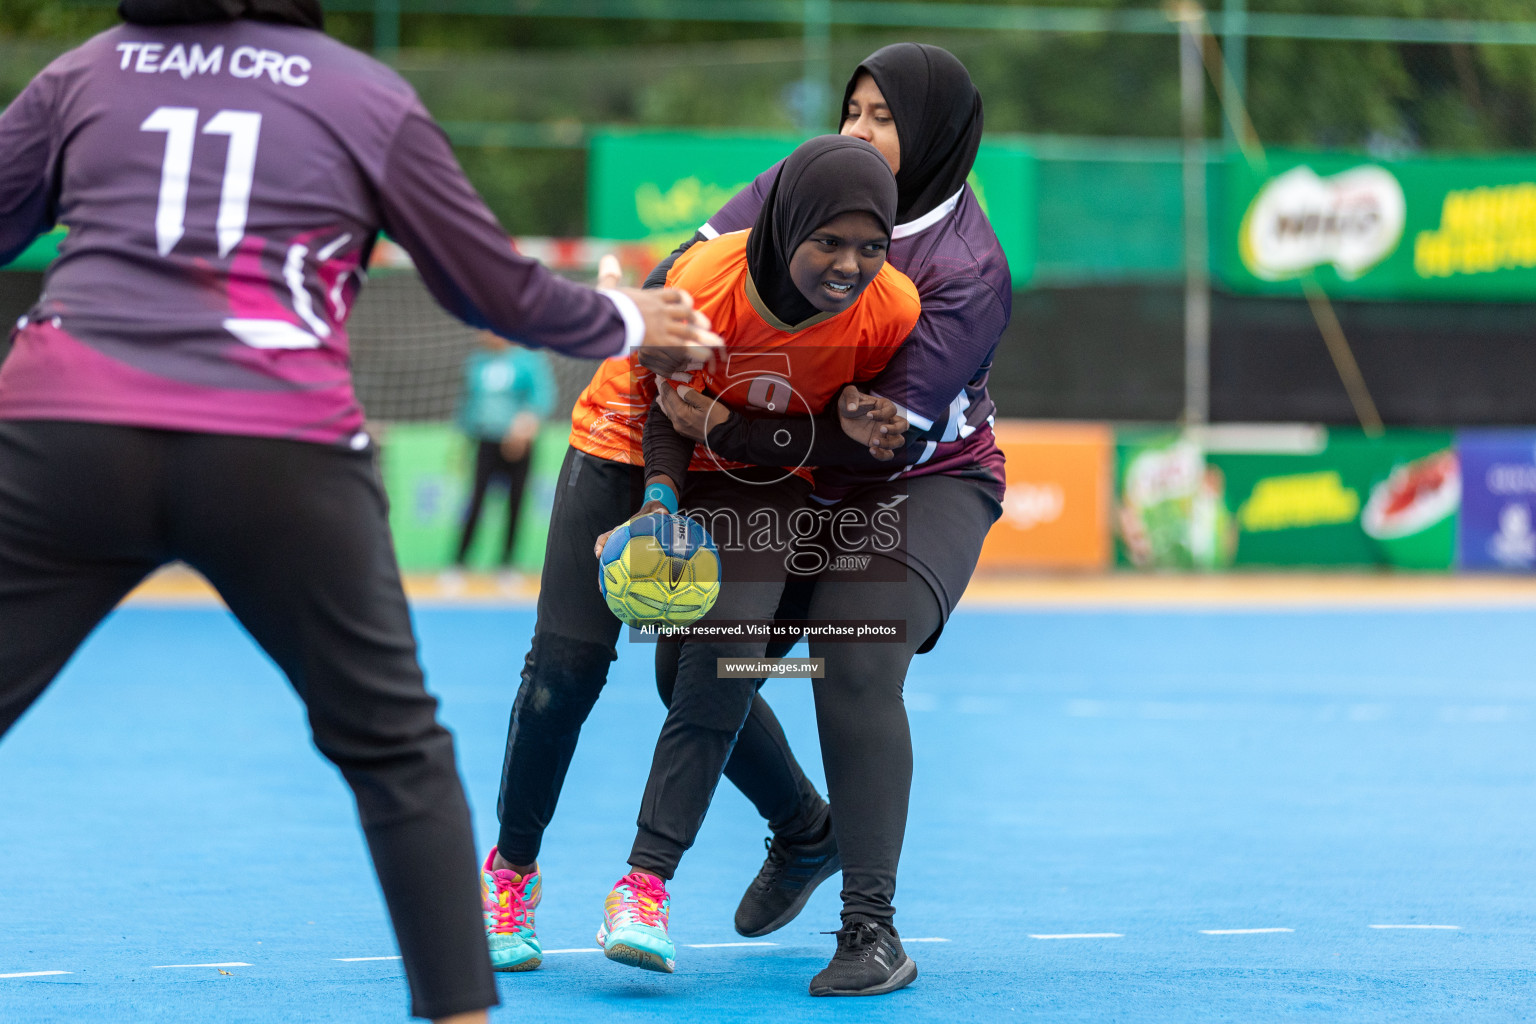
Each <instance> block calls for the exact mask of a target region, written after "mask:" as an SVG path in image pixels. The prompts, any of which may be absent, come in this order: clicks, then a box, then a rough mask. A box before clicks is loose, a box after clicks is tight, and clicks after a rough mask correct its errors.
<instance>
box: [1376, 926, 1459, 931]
mask: <svg viewBox="0 0 1536 1024" xmlns="http://www.w3.org/2000/svg"><path fill="white" fill-rule="evenodd" d="M1371 927H1372V928H1417V929H1423V930H1429V931H1442V932H1459V931H1461V925H1459V924H1373V925H1371Z"/></svg>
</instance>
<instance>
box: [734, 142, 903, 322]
mask: <svg viewBox="0 0 1536 1024" xmlns="http://www.w3.org/2000/svg"><path fill="white" fill-rule="evenodd" d="M855 212H863V213H869V214H873V215H874V218H875V220H877V221H879V222H880V227H881V228H882V229H884V230H885V231H886V232H887V233H889V232H890V230H891V226H892V225H893V224H895V223H896V182H895V180H894V179H893V178H892V177H891V166H890V164H887V163H886V162H885V157H883V156H881V155H880V151H879V150H878V149H876V148H875V147H874V146H871V145H870V144H869V143H867V142H865V141H864V140H863V139H853V138H848V137H847V136H843V135H818V136H817V137H816V138H814V139H812V140H810V141H809V142H806V143H803V144H802V145H801V146H800V147H799V148H798V149H796V150H795V151H794V152H793V153H791V154H789V156H788V157H786V158H785V160H784V163H783V165H782V166H780V168H779V173H778V174H777V175H775V176H774V179H773V184H772V185H771V186H769V188H768V196H767V198H766V199H764V200H763V208H762V209H761V210H759V211H758V213H757V222H756V223H755V224H753V225H752V233H751V234H749V235H748V236H747V273H749V274H750V275H751V276H752V284H753V285H754V286H756V288H757V294H758V297H759V298H761V299H762V300H763V305H765V306H767V307H768V311H769V312H770V313H772V314H773V315H774V316H776V317H778V318H779V319H780V320H782V321H783V322H784V323H786V324H790V325H794V324H798V323H801V322H803V321H805V320H809V319H810V318H811V317H813V316H816V315H818V314H820V313H821V310H819V309H817V308H816V307H815V306H813V305H811V303H810V300H808V299H807V298H806V297H805V296H804V295H801V294H800V289H798V288H796V287H795V283H794V281H792V280H790V276H789V258H790V257H791V256H793V255H794V252H795V250H796V249H797V248H799V246H800V243H801V242H803V241H805V240H806V239H807V238H809V237H811V234H812V233H813V232H815V230H816V229H817V228H819V227H821V226H822V225H823V224H825V223H826V222H827V221H829V220H831V219H832V218H833V217H836V216H838V215H840V214H844V213H855Z"/></svg>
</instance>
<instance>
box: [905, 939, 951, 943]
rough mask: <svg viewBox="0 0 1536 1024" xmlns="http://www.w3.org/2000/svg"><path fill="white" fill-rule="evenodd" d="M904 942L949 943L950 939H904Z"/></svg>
mask: <svg viewBox="0 0 1536 1024" xmlns="http://www.w3.org/2000/svg"><path fill="white" fill-rule="evenodd" d="M901 941H902V942H948V941H949V940H948V939H902V940H901Z"/></svg>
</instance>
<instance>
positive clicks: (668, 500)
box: [645, 484, 677, 515]
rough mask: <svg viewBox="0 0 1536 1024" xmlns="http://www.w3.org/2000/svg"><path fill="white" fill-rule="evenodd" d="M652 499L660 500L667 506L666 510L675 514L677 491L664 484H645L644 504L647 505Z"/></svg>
mask: <svg viewBox="0 0 1536 1024" xmlns="http://www.w3.org/2000/svg"><path fill="white" fill-rule="evenodd" d="M653 501H659V502H661V503H662V504H663V505H665V506H667V511H668V512H671V513H673V514H674V515H676V514H677V492H676V491H674V490H673V489H672V488H670V487H668V486H667V485H666V484H646V485H645V504H647V505H649V504H650V503H651V502H653Z"/></svg>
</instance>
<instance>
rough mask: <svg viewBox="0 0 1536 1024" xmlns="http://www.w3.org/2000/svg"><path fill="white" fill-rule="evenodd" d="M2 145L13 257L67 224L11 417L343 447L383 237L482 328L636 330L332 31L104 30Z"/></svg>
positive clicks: (7, 373) (537, 334)
mask: <svg viewBox="0 0 1536 1024" xmlns="http://www.w3.org/2000/svg"><path fill="white" fill-rule="evenodd" d="M0 154H4V159H3V160H0V265H4V264H5V263H6V262H8V261H9V260H11V259H12V258H14V257H15V256H16V254H17V253H19V252H20V251H21V250H22V249H23V248H25V247H26V246H27V245H28V244H29V243H30V242H31V241H32V240H33V239H34V238H36V237H37V236H38V235H39V234H41V233H43V232H45V231H47V230H49V229H50V228H52V227H53V226H54V224H55V223H56V222H57V223H62V224H64V225H65V226H66V227H67V228H68V229H69V234H68V237H67V238H66V239H65V240H64V242H63V244H62V246H61V247H60V253H59V258H58V260H57V261H56V262H55V263H54V264H53V266H52V267H50V268H49V271H48V273H47V276H46V278H45V280H44V284H43V294H42V297H41V298H40V299H39V301H38V303H37V305H36V306H35V307H34V308H33V309H32V310H31V312H30V313H29V314H28V316H27V317H25V318H24V319H23V320H22V321H21V322H20V323H19V324H18V325H17V329H16V331H15V333H14V335H13V342H14V345H13V348H12V350H11V353H10V355H9V357H8V358H7V359H6V361H5V363H4V365H3V367H0V419H57V420H84V421H90V422H103V423H119V424H127V425H134V426H145V427H159V428H166V429H173V430H191V431H206V432H211V433H224V434H245V435H256V436H263V437H284V438H292V439H298V440H305V441H315V442H322V443H336V442H344V441H347V440H349V439H351V438H353V437H354V436H355V435H357V433H358V431H360V430H361V429H362V426H363V410H362V408H361V407H360V406H359V405H358V402H357V399H356V397H355V395H354V393H353V389H352V380H351V372H350V367H349V361H350V355H349V351H348V343H347V332H346V323H347V316H348V314H349V312H350V311H351V309H352V306H353V303H354V302H355V301H356V299H357V293H358V290H359V289H360V288H361V287H362V283H363V278H364V274H363V270H362V268H363V267H364V266H365V263H366V260H367V257H368V254H369V252H370V251H371V250H372V248H373V244H374V240H375V238H376V236H377V235H378V232H379V231H380V230H384V231H387V232H388V233H389V234H390V236H391V237H392V238H393V239H394V240H395V241H397V242H398V243H400V245H401V246H403V247H404V248H405V250H406V251H407V252H409V253H410V255H411V257H412V258H413V260H414V261H415V263H416V268H417V270H418V272H419V273H420V274H421V276H422V279H423V280H424V282H425V283H426V285H427V287H428V289H429V290H430V291H431V293H432V295H433V296H434V297H435V298H436V299H437V300H438V301H439V302H441V303H442V304H443V306H444V307H445V308H447V310H448V311H449V312H450V313H453V314H454V315H455V316H457V317H459V318H460V319H462V320H464V321H465V322H466V323H469V324H470V325H471V326H474V327H480V328H487V329H490V330H494V331H496V332H497V333H498V334H502V335H504V336H506V337H510V338H513V339H516V340H519V341H523V342H525V343H527V344H530V345H533V346H542V347H548V348H552V349H556V350H558V351H561V352H565V353H568V354H571V355H576V356H584V357H606V356H612V355H615V354H618V353H621V352H623V351H624V350H625V346H626V344H631V343H633V342H635V341H637V340H638V339H637V337H636V335H637V334H638V333H639V328H640V325H639V324H638V322H637V321H638V319H639V318H638V311H637V310H634V309H633V304H632V303H630V302H629V300H628V299H626V298H612V297H610V296H605V295H603V294H601V293H598V292H596V291H593V290H592V289H589V288H584V287H581V286H579V285H576V284H573V283H571V282H568V281H565V280H564V279H562V278H560V277H559V276H557V275H555V274H553V273H551V272H550V271H548V270H547V269H545V268H544V267H543V266H541V265H540V264H538V263H537V262H535V261H533V260H530V259H526V258H524V257H522V256H519V255H518V254H517V253H515V252H514V251H513V250H512V247H511V243H510V242H509V241H508V239H507V236H506V234H505V233H504V232H503V231H502V230H501V228H500V227H499V226H498V225H497V223H496V220H495V218H494V217H493V216H492V215H491V213H490V211H489V210H487V209H486V207H485V205H484V203H483V202H481V200H480V198H479V197H478V196H477V195H476V194H475V192H474V190H473V189H472V188H471V187H470V185H469V183H468V182H467V181H466V180H465V178H464V175H463V172H462V171H461V170H460V169H459V166H458V163H457V161H456V160H455V159H454V157H453V152H452V149H451V148H450V147H449V145H448V141H447V139H446V138H445V137H444V136H443V134H442V132H441V130H439V129H438V128H437V126H436V125H435V124H434V123H433V121H432V119H431V117H430V115H428V114H427V112H426V110H425V109H424V108H423V107H422V105H421V103H420V101H419V100H418V99H417V98H416V95H415V93H414V92H413V91H412V89H411V87H410V86H409V85H408V84H407V83H406V82H405V81H404V80H403V79H402V78H400V77H399V76H398V75H397V74H395V73H394V72H393V71H391V70H390V69H389V68H387V67H385V66H384V65H382V64H380V63H378V62H377V61H375V60H373V59H371V58H369V57H367V56H364V55H363V54H361V53H358V52H356V51H354V50H352V49H349V48H348V47H346V46H344V45H342V44H341V43H338V42H336V41H335V40H332V39H330V38H328V37H327V36H325V35H324V34H322V33H320V32H315V31H311V30H308V29H302V28H296V27H291V26H285V25H275V24H266V23H261V22H255V21H249V20H240V21H234V22H229V23H219V24H199V25H183V26H168V27H157V28H145V27H140V26H134V25H124V26H119V27H117V28H114V29H111V30H109V31H107V32H104V33H102V34H101V35H99V36H97V37H96V38H94V39H92V40H90V41H89V42H87V43H85V44H84V45H83V46H81V47H79V48H78V49H75V50H72V51H70V52H69V53H66V54H64V55H63V56H62V57H60V58H59V59H58V60H56V61H54V62H53V64H51V65H50V66H49V67H48V68H47V69H46V70H45V71H43V72H42V74H40V75H38V77H37V78H36V79H34V80H33V81H32V82H31V83H30V84H29V85H28V86H27V88H26V90H25V91H24V92H23V93H22V94H21V95H20V96H19V97H17V99H16V100H15V102H13V103H12V104H11V105H10V106H9V107H8V108H7V109H6V110H5V111H4V113H3V114H0ZM621 307H627V308H621Z"/></svg>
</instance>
